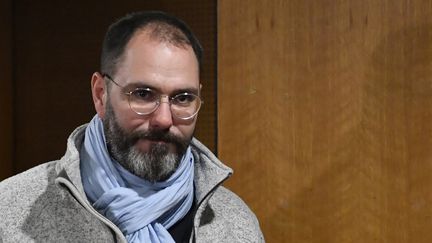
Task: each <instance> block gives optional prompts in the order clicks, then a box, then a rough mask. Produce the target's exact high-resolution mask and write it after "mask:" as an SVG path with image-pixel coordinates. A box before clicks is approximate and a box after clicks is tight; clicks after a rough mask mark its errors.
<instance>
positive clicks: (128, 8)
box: [14, 0, 216, 172]
mask: <svg viewBox="0 0 432 243" xmlns="http://www.w3.org/2000/svg"><path fill="white" fill-rule="evenodd" d="M153 9H157V10H163V11H167V12H170V13H172V14H174V15H176V16H178V17H180V18H182V19H184V20H185V21H186V22H187V23H188V24H189V25H190V26H191V28H192V29H193V30H194V32H195V33H196V35H197V36H198V38H199V39H200V40H201V41H202V44H203V46H204V48H205V60H204V67H205V68H204V71H203V74H202V76H201V78H202V83H203V96H204V100H205V105H204V106H203V108H202V110H201V112H200V119H199V122H198V125H197V131H196V136H197V137H198V138H199V139H201V140H202V141H203V142H204V143H205V144H207V145H208V146H209V147H210V148H211V149H215V147H216V146H215V143H216V139H215V137H216V132H215V131H216V129H215V126H216V115H215V112H216V111H215V107H216V101H215V95H214V92H215V81H214V80H215V75H216V73H215V65H216V60H215V55H216V52H215V48H216V47H215V43H216V42H215V33H216V1H214V0H206V1H201V0H187V1H178V0H177V1H172V0H162V1H122V2H118V1H114V0H110V1H104V2H103V3H101V2H97V1H83V0H81V1H80V0H78V1H55V0H47V1H43V2H36V1H29V0H17V1H15V2H14V20H15V31H14V32H15V45H16V53H15V56H14V58H15V63H16V72H15V73H16V75H15V78H16V79H15V82H16V90H17V93H16V124H15V126H16V159H15V163H16V168H17V171H16V172H19V171H22V170H25V169H27V168H29V167H32V166H34V165H37V164H40V163H42V162H45V161H48V160H54V159H58V158H59V157H60V156H62V155H63V153H64V150H65V147H66V139H67V137H68V135H69V133H70V132H71V131H72V130H73V129H74V128H75V127H76V126H78V125H80V124H83V123H86V122H88V121H89V120H90V119H91V117H92V116H93V115H94V114H95V111H94V108H93V104H92V99H91V94H90V78H91V75H92V73H93V72H94V71H98V70H99V56H100V49H101V43H102V39H103V36H104V34H105V31H106V29H107V28H108V25H109V24H111V23H112V22H113V21H114V20H116V19H117V18H119V17H121V16H123V15H125V14H126V13H128V12H132V11H140V10H153Z"/></svg>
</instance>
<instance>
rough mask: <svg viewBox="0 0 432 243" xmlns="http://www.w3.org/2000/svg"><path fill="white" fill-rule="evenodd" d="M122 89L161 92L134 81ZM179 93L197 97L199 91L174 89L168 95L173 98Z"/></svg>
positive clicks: (193, 88)
mask: <svg viewBox="0 0 432 243" xmlns="http://www.w3.org/2000/svg"><path fill="white" fill-rule="evenodd" d="M123 88H124V89H126V90H130V91H133V90H135V89H146V88H148V89H151V90H155V91H157V92H159V93H162V92H161V90H160V89H159V88H157V87H155V86H153V85H149V84H147V83H146V82H145V81H135V82H131V83H128V84H127V85H125V86H123ZM181 93H192V94H195V95H199V90H198V89H197V88H195V87H185V88H180V89H175V90H173V91H171V92H170V94H168V95H169V96H175V95H177V94H181Z"/></svg>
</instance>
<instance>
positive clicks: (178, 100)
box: [172, 93, 197, 106]
mask: <svg viewBox="0 0 432 243" xmlns="http://www.w3.org/2000/svg"><path fill="white" fill-rule="evenodd" d="M196 99H197V96H196V95H194V94H189V93H184V94H178V95H176V96H174V97H173V98H172V104H174V105H181V106H188V105H190V104H191V103H192V102H194V101H195V100H196Z"/></svg>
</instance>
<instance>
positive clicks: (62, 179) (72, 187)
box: [56, 177, 127, 242]
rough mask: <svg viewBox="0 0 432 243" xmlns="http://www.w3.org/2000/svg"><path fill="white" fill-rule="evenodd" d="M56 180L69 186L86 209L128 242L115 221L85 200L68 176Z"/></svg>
mask: <svg viewBox="0 0 432 243" xmlns="http://www.w3.org/2000/svg"><path fill="white" fill-rule="evenodd" d="M56 182H57V183H59V184H63V185H64V186H65V187H67V188H68V189H69V190H70V192H71V194H72V195H73V196H74V198H75V199H76V200H77V201H78V202H79V203H80V204H81V205H82V206H83V207H84V208H85V209H87V210H88V211H89V212H90V213H91V214H93V215H94V216H96V217H97V218H98V219H99V220H100V221H102V222H103V223H104V224H106V225H107V226H108V227H110V228H111V229H112V230H113V231H114V233H115V234H116V235H117V236H119V237H120V239H121V240H122V241H123V242H127V240H126V237H125V236H124V235H123V233H122V232H121V230H120V229H119V228H118V227H117V226H116V225H115V224H114V223H113V222H111V221H110V220H109V219H107V218H105V217H104V216H103V215H102V214H100V213H99V212H98V211H96V209H94V208H93V207H92V206H91V205H90V204H89V203H88V202H87V201H86V200H84V199H83V198H82V197H81V193H80V192H79V191H78V189H77V188H76V187H75V185H74V184H72V182H70V181H69V180H67V179H66V178H63V177H58V178H56Z"/></svg>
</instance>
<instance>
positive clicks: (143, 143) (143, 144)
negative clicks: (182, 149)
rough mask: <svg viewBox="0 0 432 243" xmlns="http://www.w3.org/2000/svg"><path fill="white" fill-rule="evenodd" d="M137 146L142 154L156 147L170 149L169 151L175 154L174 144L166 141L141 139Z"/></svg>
mask: <svg viewBox="0 0 432 243" xmlns="http://www.w3.org/2000/svg"><path fill="white" fill-rule="evenodd" d="M135 146H136V147H137V148H138V149H139V150H140V151H142V152H149V151H150V150H151V149H152V147H155V146H164V147H168V150H169V151H170V152H175V146H174V144H173V143H171V142H167V141H164V140H153V139H146V138H141V139H138V140H137V142H136V144H135Z"/></svg>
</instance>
